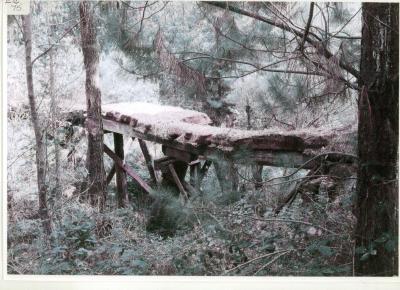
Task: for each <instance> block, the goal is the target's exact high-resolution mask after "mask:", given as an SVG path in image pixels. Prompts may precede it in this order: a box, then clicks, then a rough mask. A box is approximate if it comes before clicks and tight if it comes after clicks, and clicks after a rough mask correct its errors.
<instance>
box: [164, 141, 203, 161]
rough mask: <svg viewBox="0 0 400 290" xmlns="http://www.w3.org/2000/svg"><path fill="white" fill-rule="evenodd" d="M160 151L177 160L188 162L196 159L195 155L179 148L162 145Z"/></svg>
mask: <svg viewBox="0 0 400 290" xmlns="http://www.w3.org/2000/svg"><path fill="white" fill-rule="evenodd" d="M162 151H163V153H164V154H165V155H166V156H169V157H174V158H176V159H177V160H180V161H183V162H186V163H190V162H191V161H193V160H195V159H196V157H195V156H194V155H193V154H191V153H190V152H188V151H183V150H179V149H176V148H172V147H168V146H165V145H163V146H162Z"/></svg>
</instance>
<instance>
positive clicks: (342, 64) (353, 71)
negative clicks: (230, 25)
mask: <svg viewBox="0 0 400 290" xmlns="http://www.w3.org/2000/svg"><path fill="white" fill-rule="evenodd" d="M205 3H207V4H209V5H212V6H216V7H219V8H222V9H228V10H230V11H232V12H234V13H237V14H240V15H244V16H248V17H251V18H253V19H256V20H259V21H261V22H264V23H267V24H269V25H273V26H275V27H278V28H280V29H283V30H285V31H288V32H290V33H293V34H295V35H296V36H298V37H304V33H303V32H301V31H298V30H296V29H293V28H291V27H289V26H288V25H287V24H285V23H279V22H276V21H274V20H272V19H268V18H266V17H264V16H261V15H259V14H256V13H253V12H250V11H247V10H244V9H241V8H238V7H235V6H232V5H230V4H228V3H227V2H214V1H205ZM305 41H307V42H308V43H310V44H311V45H312V46H313V47H314V48H316V49H317V50H318V51H321V53H322V54H323V55H324V56H325V57H326V58H327V59H330V58H331V57H333V54H332V52H330V51H329V50H328V49H327V48H326V47H324V46H323V45H322V44H321V43H320V42H318V41H314V40H313V39H311V38H310V36H306V37H305ZM339 66H340V67H341V68H342V69H344V70H346V71H348V72H349V73H350V74H351V75H353V76H354V77H355V78H357V79H359V77H360V72H359V71H358V70H356V69H355V68H354V67H352V66H351V65H349V64H348V63H345V62H344V61H343V60H339Z"/></svg>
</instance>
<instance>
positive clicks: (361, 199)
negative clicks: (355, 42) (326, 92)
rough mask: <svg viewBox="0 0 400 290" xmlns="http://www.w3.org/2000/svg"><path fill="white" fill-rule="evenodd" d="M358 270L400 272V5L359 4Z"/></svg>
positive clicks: (382, 273)
mask: <svg viewBox="0 0 400 290" xmlns="http://www.w3.org/2000/svg"><path fill="white" fill-rule="evenodd" d="M362 5H363V6H362V11H363V15H362V19H363V23H362V43H361V64H360V74H361V78H360V80H359V84H360V87H361V88H362V89H361V92H360V95H359V104H358V105H359V119H358V122H359V124H358V155H359V169H358V180H357V194H358V200H357V208H356V214H357V218H358V221H357V226H356V237H355V239H356V250H358V251H356V252H358V253H359V254H358V255H357V256H356V263H355V270H356V275H371V276H392V275H397V274H398V248H397V244H398V181H397V174H398V173H397V169H398V168H397V162H398V139H399V135H398V121H399V120H398V113H399V112H398V105H399V76H398V63H399V58H398V49H399V35H398V31H399V20H398V14H399V10H398V9H399V6H398V4H397V3H379V4H378V3H363V4H362Z"/></svg>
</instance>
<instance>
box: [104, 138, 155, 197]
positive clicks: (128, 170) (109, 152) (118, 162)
mask: <svg viewBox="0 0 400 290" xmlns="http://www.w3.org/2000/svg"><path fill="white" fill-rule="evenodd" d="M104 152H105V153H106V154H107V155H108V156H110V157H111V159H113V160H114V162H115V164H116V165H117V166H119V167H120V168H122V169H123V170H124V171H125V172H126V174H128V175H129V176H130V177H132V178H133V179H134V180H135V181H136V182H137V183H138V184H139V185H140V186H141V187H142V188H143V189H144V190H145V191H146V192H147V193H149V194H153V190H152V189H151V187H150V186H149V185H148V184H147V183H146V182H145V181H144V180H143V179H142V178H141V177H140V176H139V175H138V174H137V173H136V172H135V171H134V170H133V169H131V168H130V167H129V166H127V165H125V164H124V162H123V161H122V160H121V158H119V157H118V156H117V155H116V154H115V153H114V152H113V151H112V150H111V149H110V148H108V146H107V145H105V144H104Z"/></svg>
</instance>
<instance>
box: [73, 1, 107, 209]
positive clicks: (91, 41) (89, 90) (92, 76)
mask: <svg viewBox="0 0 400 290" xmlns="http://www.w3.org/2000/svg"><path fill="white" fill-rule="evenodd" d="M92 7H93V6H92V4H90V2H89V1H81V2H80V4H79V13H80V20H81V21H80V29H81V38H82V52H83V60H84V65H85V70H86V87H85V89H86V111H87V118H86V129H87V131H88V151H87V157H86V158H87V160H86V164H87V168H88V172H89V176H88V187H89V188H88V196H89V200H90V203H91V204H92V205H93V206H98V207H99V209H100V210H102V209H103V208H104V203H105V199H106V190H105V170H104V164H103V124H102V118H101V92H100V89H99V84H98V82H99V71H98V66H99V52H98V48H97V41H96V28H95V25H94V23H93V14H92V11H91V10H92Z"/></svg>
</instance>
